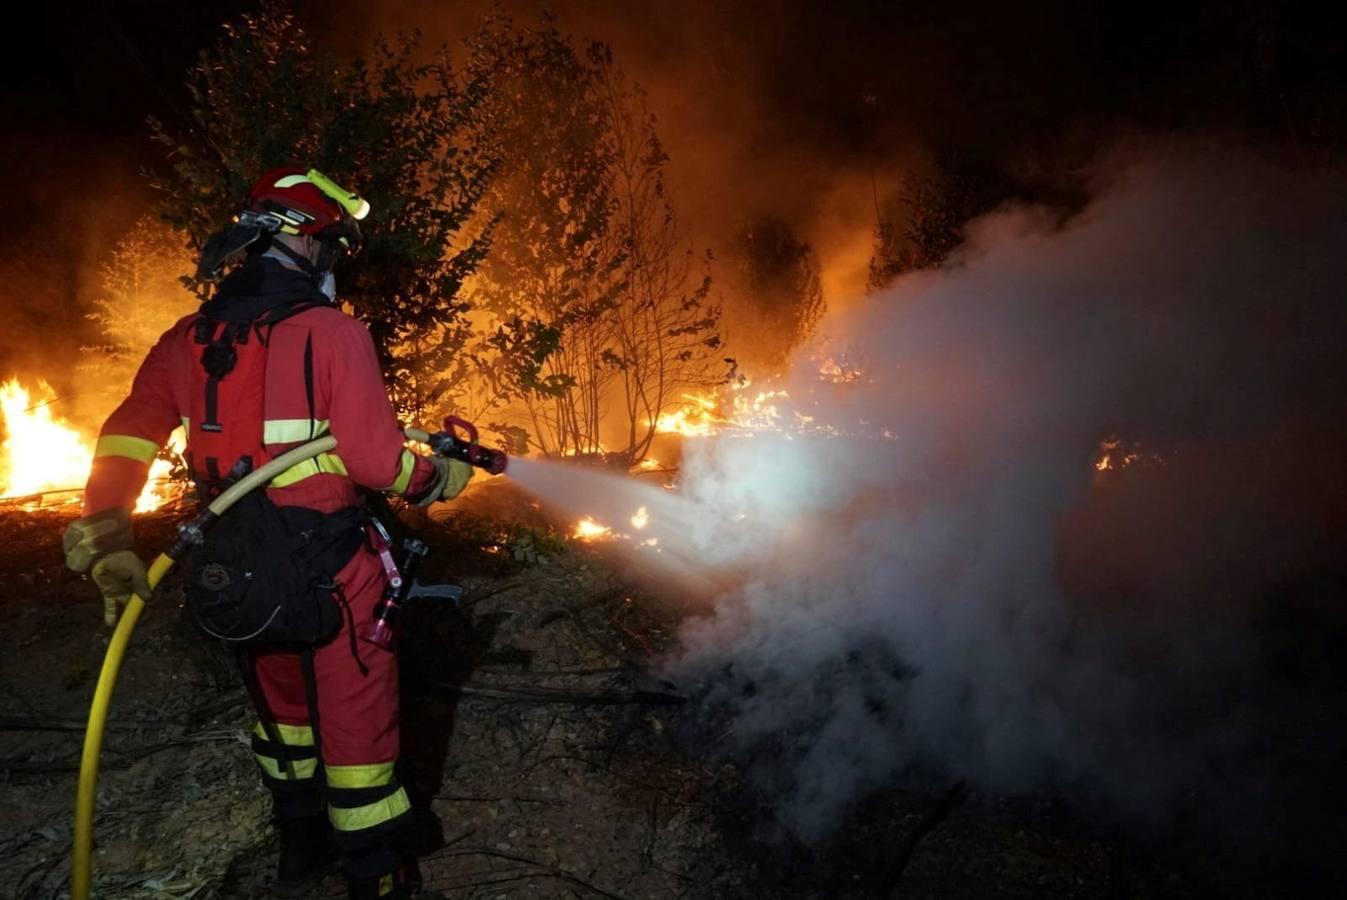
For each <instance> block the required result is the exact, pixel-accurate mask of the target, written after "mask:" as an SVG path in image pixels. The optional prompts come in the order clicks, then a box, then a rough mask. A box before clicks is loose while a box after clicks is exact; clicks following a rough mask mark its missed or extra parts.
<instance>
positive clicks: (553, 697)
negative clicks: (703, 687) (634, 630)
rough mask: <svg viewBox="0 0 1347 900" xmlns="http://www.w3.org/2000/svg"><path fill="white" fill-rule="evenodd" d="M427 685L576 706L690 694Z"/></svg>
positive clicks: (672, 699) (669, 701)
mask: <svg viewBox="0 0 1347 900" xmlns="http://www.w3.org/2000/svg"><path fill="white" fill-rule="evenodd" d="M423 683H424V684H425V685H426V686H427V687H432V688H435V689H436V690H441V691H446V692H448V693H452V694H459V695H460V696H463V697H482V698H485V699H488V700H504V701H508V702H515V703H570V704H574V705H576V706H627V705H642V704H643V705H647V706H681V705H682V704H684V703H687V702H688V701H687V698H686V697H682V696H679V695H678V694H665V693H661V692H659V691H591V692H586V693H581V692H579V691H565V690H560V689H558V688H542V687H509V688H506V687H496V686H487V685H479V684H451V683H450V682H447V681H426V682H423Z"/></svg>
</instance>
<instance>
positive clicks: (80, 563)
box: [61, 508, 150, 625]
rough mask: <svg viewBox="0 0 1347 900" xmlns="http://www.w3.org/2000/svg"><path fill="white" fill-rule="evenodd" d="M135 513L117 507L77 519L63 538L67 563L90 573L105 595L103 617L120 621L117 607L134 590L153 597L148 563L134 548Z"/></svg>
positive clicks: (71, 567) (77, 569)
mask: <svg viewBox="0 0 1347 900" xmlns="http://www.w3.org/2000/svg"><path fill="white" fill-rule="evenodd" d="M133 543H134V542H133V540H132V534H131V516H130V515H129V514H128V513H127V512H126V510H124V509H120V508H113V509H108V510H104V511H103V512H100V513H94V514H93V515H92V516H85V517H84V518H82V519H76V520H75V521H74V522H71V523H70V526H69V527H68V528H66V530H65V534H64V535H63V536H62V538H61V544H62V546H63V547H64V548H65V563H66V565H67V566H68V567H69V568H70V569H71V570H72V571H75V572H79V573H81V574H83V573H86V572H87V573H88V574H89V576H90V577H91V578H92V579H93V581H94V584H96V585H98V590H99V592H100V593H101V594H102V595H103V619H104V621H106V622H107V623H108V624H109V625H112V624H114V623H116V621H117V607H118V605H119V604H124V603H126V602H127V601H128V600H130V599H131V593H132V591H134V592H135V593H137V594H140V596H141V597H143V598H145V599H147V600H148V599H149V597H150V583H149V579H148V577H147V576H146V573H145V564H144V563H143V562H141V561H140V557H138V556H136V554H135V552H134V551H132V549H131V547H132V545H133Z"/></svg>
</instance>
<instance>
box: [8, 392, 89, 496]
mask: <svg viewBox="0 0 1347 900" xmlns="http://www.w3.org/2000/svg"><path fill="white" fill-rule="evenodd" d="M37 389H38V393H39V394H40V395H41V399H39V400H37V401H34V399H33V397H32V395H30V394H29V392H28V391H27V389H25V388H24V386H23V385H22V384H20V383H19V380H18V379H17V378H12V379H10V380H9V381H7V382H5V383H4V384H3V385H0V413H3V416H4V422H5V444H4V448H3V453H2V454H0V496H3V497H26V496H29V495H32V494H41V493H43V492H46V491H68V490H71V489H75V490H76V491H77V490H78V489H79V488H82V487H83V486H84V480H85V478H87V477H88V475H89V463H90V461H91V460H92V459H93V456H94V454H93V448H92V446H91V445H90V443H89V441H88V440H87V439H85V438H84V437H83V436H81V435H80V433H79V432H78V431H76V430H75V429H73V428H71V427H70V426H69V425H67V424H66V423H65V422H62V421H60V420H59V419H57V418H56V417H55V416H53V415H52V411H51V405H50V404H51V401H53V400H55V399H56V394H55V392H54V391H53V390H52V389H51V387H50V386H49V385H48V384H47V383H46V382H44V381H39V382H38V385H37ZM78 499H79V494H78V493H77V492H75V493H72V494H71V495H70V496H69V497H68V498H65V500H64V502H68V503H73V502H75V501H76V500H78Z"/></svg>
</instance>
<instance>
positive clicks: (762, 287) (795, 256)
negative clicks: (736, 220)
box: [730, 216, 824, 372]
mask: <svg viewBox="0 0 1347 900" xmlns="http://www.w3.org/2000/svg"><path fill="white" fill-rule="evenodd" d="M732 251H733V252H732V253H731V255H730V260H731V268H732V271H733V272H734V281H735V285H734V287H735V297H736V299H737V300H738V301H739V302H738V304H737V305H736V307H735V309H736V310H738V315H736V316H735V319H736V323H737V324H738V325H739V329H738V331H739V332H741V333H744V334H745V335H746V337H745V338H743V339H740V338H739V337H738V335H737V334H736V335H735V336H734V337H733V338H732V343H733V344H734V348H735V354H736V358H737V359H739V361H740V362H741V363H749V364H752V365H753V366H754V368H762V369H765V370H766V371H769V372H777V371H779V370H780V369H781V368H782V367H783V366H784V365H785V363H786V358H787V356H788V355H789V354H790V351H791V350H792V349H794V348H795V347H797V346H799V345H800V344H801V343H802V342H803V341H804V340H805V339H806V338H807V337H809V335H810V334H812V333H813V330H814V328H815V326H817V325H818V321H819V319H820V318H822V316H823V310H824V302H823V287H822V285H821V283H820V282H819V274H818V261H817V259H816V258H815V256H814V251H813V249H812V248H811V247H810V246H809V244H807V243H805V242H804V241H801V240H799V239H798V238H797V237H796V236H795V234H794V232H793V231H792V230H791V228H790V225H789V224H787V223H786V222H785V221H784V220H782V219H779V218H776V217H770V216H769V217H763V218H759V219H757V220H756V221H754V222H751V223H750V224H749V225H747V226H746V227H745V228H743V229H742V230H741V231H740V232H739V234H738V235H737V237H736V239H735V241H734V245H733V248H732ZM748 335H751V337H748Z"/></svg>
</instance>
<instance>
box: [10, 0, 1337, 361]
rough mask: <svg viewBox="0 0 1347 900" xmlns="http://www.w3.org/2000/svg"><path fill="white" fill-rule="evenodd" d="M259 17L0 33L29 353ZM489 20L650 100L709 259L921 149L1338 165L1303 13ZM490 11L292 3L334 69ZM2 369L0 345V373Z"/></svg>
mask: <svg viewBox="0 0 1347 900" xmlns="http://www.w3.org/2000/svg"><path fill="white" fill-rule="evenodd" d="M254 5H255V4H248V3H230V2H222V0H208V2H194V3H182V2H180V0H175V2H168V0H141V2H134V3H127V2H120V3H117V2H108V3H93V4H85V5H83V6H80V5H74V6H66V5H55V4H52V5H47V6H46V7H45V8H44V9H41V10H34V9H31V8H30V9H29V10H28V11H26V12H25V13H22V14H20V18H19V19H18V20H14V21H12V23H11V28H10V30H9V35H10V37H11V40H18V41H21V42H23V43H26V44H27V45H28V46H30V47H32V48H33V49H34V50H36V51H37V52H36V53H35V54H33V55H32V56H31V57H28V58H24V57H22V56H21V55H18V54H12V53H11V54H9V55H8V56H7V59H6V62H5V67H6V71H5V76H4V79H3V83H4V87H3V93H2V94H0V106H2V109H3V113H4V121H5V123H6V125H5V129H4V133H3V136H2V137H0V164H2V165H0V179H3V189H4V196H5V197H6V200H7V205H8V207H9V209H10V210H11V211H12V214H11V216H10V217H9V221H8V222H7V225H8V227H7V229H6V231H5V233H4V234H3V235H2V236H0V276H3V277H6V281H7V282H8V283H9V285H10V291H11V292H13V291H15V290H16V285H17V290H19V291H20V292H22V293H24V294H25V295H26V296H29V295H32V294H34V293H35V292H37V291H38V290H39V288H36V287H33V285H34V284H36V285H39V286H42V287H47V288H49V287H52V286H55V289H56V293H54V294H50V296H49V297H47V298H43V299H42V300H40V301H38V300H31V299H30V300H28V301H26V302H25V301H20V302H19V303H17V304H15V303H13V302H11V303H10V304H9V306H10V308H11V310H12V311H13V312H14V314H15V316H16V317H17V319H18V321H19V324H20V326H23V325H28V326H31V327H32V329H31V330H32V331H35V332H36V333H37V334H41V333H42V332H45V331H47V330H49V329H51V328H57V329H60V330H61V331H62V332H63V333H64V332H68V330H69V329H72V328H73V329H75V330H76V331H77V330H78V329H79V328H80V327H81V325H82V318H81V310H82V304H83V303H85V302H87V299H88V298H87V291H88V286H87V285H81V284H79V283H77V282H78V278H76V277H75V276H74V275H72V272H73V271H75V269H76V268H78V264H80V263H83V262H86V261H88V260H90V259H96V258H97V255H98V253H99V252H101V249H102V248H103V247H105V246H106V245H107V244H108V243H109V242H111V241H113V240H115V238H116V236H117V235H118V234H119V233H120V230H121V229H123V228H124V227H125V225H126V224H128V220H129V219H131V218H134V216H135V215H137V214H138V213H139V212H141V211H142V210H143V209H144V208H145V205H146V202H147V199H148V197H149V191H148V188H147V187H146V185H145V184H144V182H143V180H142V179H141V178H140V177H139V175H138V171H139V169H140V168H141V167H142V166H144V165H146V164H150V165H153V164H154V163H156V161H157V160H156V148H155V147H154V146H153V145H151V144H150V143H149V141H148V140H147V139H146V135H147V129H146V127H145V124H144V123H145V117H146V115H148V114H155V115H158V116H161V117H163V118H165V119H168V120H170V121H174V120H177V121H181V117H182V112H183V110H184V108H185V106H186V100H185V97H184V91H183V89H182V81H183V73H184V72H185V70H186V69H187V67H188V66H190V65H191V63H192V61H193V60H194V58H195V54H196V52H197V51H198V49H199V48H201V47H202V46H204V45H206V44H208V43H210V42H211V41H213V40H214V39H215V37H216V36H217V35H218V33H219V27H220V23H221V22H222V21H224V20H226V19H228V18H231V17H233V16H235V15H237V14H238V13H239V12H241V11H245V10H247V9H249V8H252V7H253V6H254ZM505 7H506V8H507V9H509V10H510V11H512V12H513V13H514V14H515V15H516V16H517V18H519V19H520V20H521V21H524V22H529V21H533V20H534V18H535V16H536V15H537V13H539V12H540V11H541V10H543V9H544V8H547V9H552V10H554V11H555V12H556V14H557V16H558V20H559V22H560V24H561V26H562V27H563V28H564V29H567V30H570V31H573V32H575V33H578V34H583V35H590V36H594V37H598V38H602V39H604V40H607V41H609V42H610V43H611V44H612V45H613V46H614V48H615V50H616V52H617V56H618V59H619V61H620V62H621V63H622V64H623V65H624V67H625V68H626V69H627V70H628V71H629V72H630V73H631V74H632V75H633V76H634V77H635V78H636V79H637V80H639V81H641V82H643V83H645V84H646V85H648V86H649V88H650V92H651V97H652V101H653V103H654V105H655V108H656V112H657V113H658V114H659V116H660V119H661V127H662V132H663V134H664V136H665V139H666V142H667V144H668V146H669V148H670V152H671V155H672V157H673V175H674V180H675V189H676V190H677V191H678V195H677V196H679V197H680V202H681V203H682V205H683V208H684V210H685V212H686V213H687V214H688V218H689V220H690V221H693V222H694V223H695V227H697V228H699V229H701V232H702V234H701V235H699V236H704V237H705V239H706V241H707V242H708V243H714V242H716V241H717V240H718V239H719V238H721V237H723V236H724V235H725V234H726V233H727V232H728V231H729V230H730V229H732V228H733V227H736V225H737V223H738V222H740V221H741V220H742V219H743V218H744V217H746V216H749V215H752V214H756V213H758V212H771V213H775V214H779V215H782V216H783V217H785V218H787V219H788V220H791V221H792V222H793V223H794V224H795V225H796V226H797V227H798V228H800V229H801V230H802V231H803V232H804V233H805V234H806V235H807V236H811V237H814V238H815V239H816V241H817V240H818V236H817V234H814V233H812V232H811V226H812V225H813V224H815V223H817V222H820V221H822V220H824V219H827V218H828V217H830V216H831V217H834V218H836V217H838V216H843V217H844V216H845V215H851V216H852V217H853V218H855V216H856V215H857V214H858V213H857V211H856V210H855V209H854V208H853V209H850V210H849V211H847V210H843V211H842V212H839V211H838V209H840V208H841V207H845V206H846V204H845V203H842V204H840V206H839V201H837V200H836V198H835V195H836V194H838V192H839V191H840V190H841V189H840V188H839V187H838V185H839V184H841V183H842V182H844V181H845V179H846V178H847V177H853V180H854V181H859V180H860V176H864V181H865V183H866V184H868V183H869V181H868V180H869V177H870V175H871V174H874V173H878V175H879V177H880V178H881V180H882V178H883V176H884V175H885V172H886V170H890V171H891V170H895V169H897V168H901V167H902V166H905V165H907V164H909V162H910V161H911V160H913V159H914V158H921V157H922V156H923V155H929V154H930V153H932V152H935V151H946V150H954V151H956V152H958V153H960V154H964V155H971V156H974V157H978V158H982V159H986V160H989V161H991V162H992V163H994V164H1007V163H1014V164H1015V165H1020V166H1023V165H1024V164H1025V163H1029V164H1031V165H1038V166H1042V167H1044V168H1047V169H1049V170H1050V169H1052V168H1053V167H1065V166H1069V165H1072V164H1075V163H1078V162H1079V161H1081V158H1082V157H1083V156H1086V155H1088V154H1089V153H1090V152H1091V151H1092V150H1093V149H1094V148H1095V147H1096V146H1097V145H1098V144H1100V143H1102V142H1106V141H1107V140H1108V139H1109V137H1110V136H1111V135H1113V134H1115V133H1117V132H1118V131H1121V130H1126V129H1130V128H1143V129H1148V130H1161V131H1171V130H1181V131H1207V132H1210V131H1215V132H1218V133H1223V134H1228V135H1231V136H1233V137H1235V138H1237V139H1239V140H1249V139H1253V140H1256V141H1259V142H1262V143H1263V144H1265V145H1267V146H1270V147H1273V148H1275V152H1286V153H1291V154H1298V155H1300V156H1310V155H1313V156H1315V157H1316V158H1321V157H1324V156H1333V155H1335V154H1336V152H1337V149H1338V147H1340V146H1341V143H1342V139H1343V136H1344V134H1347V87H1345V86H1347V74H1344V71H1345V61H1347V42H1345V41H1344V38H1343V37H1342V34H1341V32H1339V31H1336V30H1333V29H1330V28H1328V27H1327V20H1326V19H1325V18H1324V17H1323V15H1322V14H1321V13H1319V12H1318V11H1317V9H1316V8H1315V7H1314V6H1304V7H1297V6H1294V5H1287V4H1272V3H1262V2H1247V3H1238V4H1235V3H1199V4H1189V5H1186V6H1184V7H1183V8H1182V9H1180V10H1178V11H1175V9H1173V8H1172V7H1171V8H1160V7H1157V8H1155V9H1150V8H1146V7H1144V6H1138V5H1135V4H1127V5H1124V4H1112V5H1109V6H1106V7H1100V9H1099V10H1095V9H1093V8H1091V7H1088V6H1082V5H1080V4H1076V3H1068V2H1050V3H1040V4H1033V5H1030V6H1026V5H1024V4H1007V3H984V2H975V3H959V2H953V3H949V2H942V3H922V4H915V3H913V4H899V3H872V4H866V3H857V2H843V3H828V4H814V3H805V2H766V0H746V2H742V3H729V2H716V0H713V2H703V3H696V4H688V5H682V4H658V5H655V4H646V3H618V2H612V0H599V2H589V3H582V2H579V0H563V2H554V3H546V4H545V3H543V2H540V0H517V2H514V3H507V4H505ZM489 8H490V7H489V4H488V3H486V2H480V0H475V2H470V3H465V4H457V5H455V6H454V7H452V8H447V7H446V5H445V4H441V3H433V2H429V0H420V2H415V0H408V2H385V3H381V4H370V3H359V2H353V0H339V2H328V3H322V4H320V3H317V2H307V0H305V2H300V3H298V4H297V9H298V11H299V15H300V17H301V20H302V21H304V22H305V24H306V26H307V27H308V28H309V29H310V31H312V32H313V33H315V34H316V35H317V36H318V38H319V41H320V42H321V43H323V44H325V45H327V46H329V47H331V48H333V49H335V50H337V51H338V52H350V51H356V50H359V49H360V48H361V46H362V45H363V44H364V42H365V39H366V38H367V37H368V36H369V35H370V34H371V33H372V32H373V31H376V30H380V29H384V30H395V29H398V28H406V27H411V26H421V27H423V29H424V30H425V32H426V35H427V38H428V39H429V41H431V42H436V41H441V40H445V41H451V42H452V41H453V40H454V39H455V38H456V37H458V36H461V35H462V34H464V33H465V31H466V29H467V28H468V27H469V26H470V24H471V22H472V20H473V18H474V17H475V16H476V15H478V14H479V13H481V12H484V11H486V10H488V9H489ZM1026 10H1027V11H1026ZM22 16H27V18H26V19H23V18H22ZM855 193H856V190H855V189H853V190H852V194H853V195H854V194H855ZM850 205H851V207H856V206H857V203H856V202H855V198H854V196H853V197H852V199H851V201H850ZM862 212H863V210H862ZM849 224H850V225H851V226H853V230H855V226H857V225H861V226H863V224H864V223H863V222H861V223H857V222H854V221H853V222H850V223H849ZM816 230H817V229H816ZM862 230H863V229H862ZM819 249H820V251H821V253H822V254H823V255H824V256H827V255H828V253H829V252H830V251H831V250H832V248H830V247H829V246H827V245H826V243H825V244H824V245H823V246H820V247H819ZM72 263H73V265H72ZM824 263H825V266H826V265H827V264H828V260H827V259H825V260H824ZM42 293H48V291H46V290H43V291H42ZM16 305H17V307H18V309H15V307H16ZM53 307H55V308H53ZM16 333H18V334H22V335H25V338H24V339H25V340H26V339H27V338H26V336H27V335H28V334H30V333H31V332H30V329H26V328H23V327H20V328H19V329H17V331H16V330H11V331H10V338H9V339H7V341H12V340H14V335H15V334H16ZM18 349H20V348H16V347H15V346H13V345H12V344H11V346H8V347H0V369H4V368H7V367H8V365H9V362H11V361H12V359H13V358H15V357H16V356H17V355H18V354H17V352H16V351H17V350H18Z"/></svg>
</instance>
